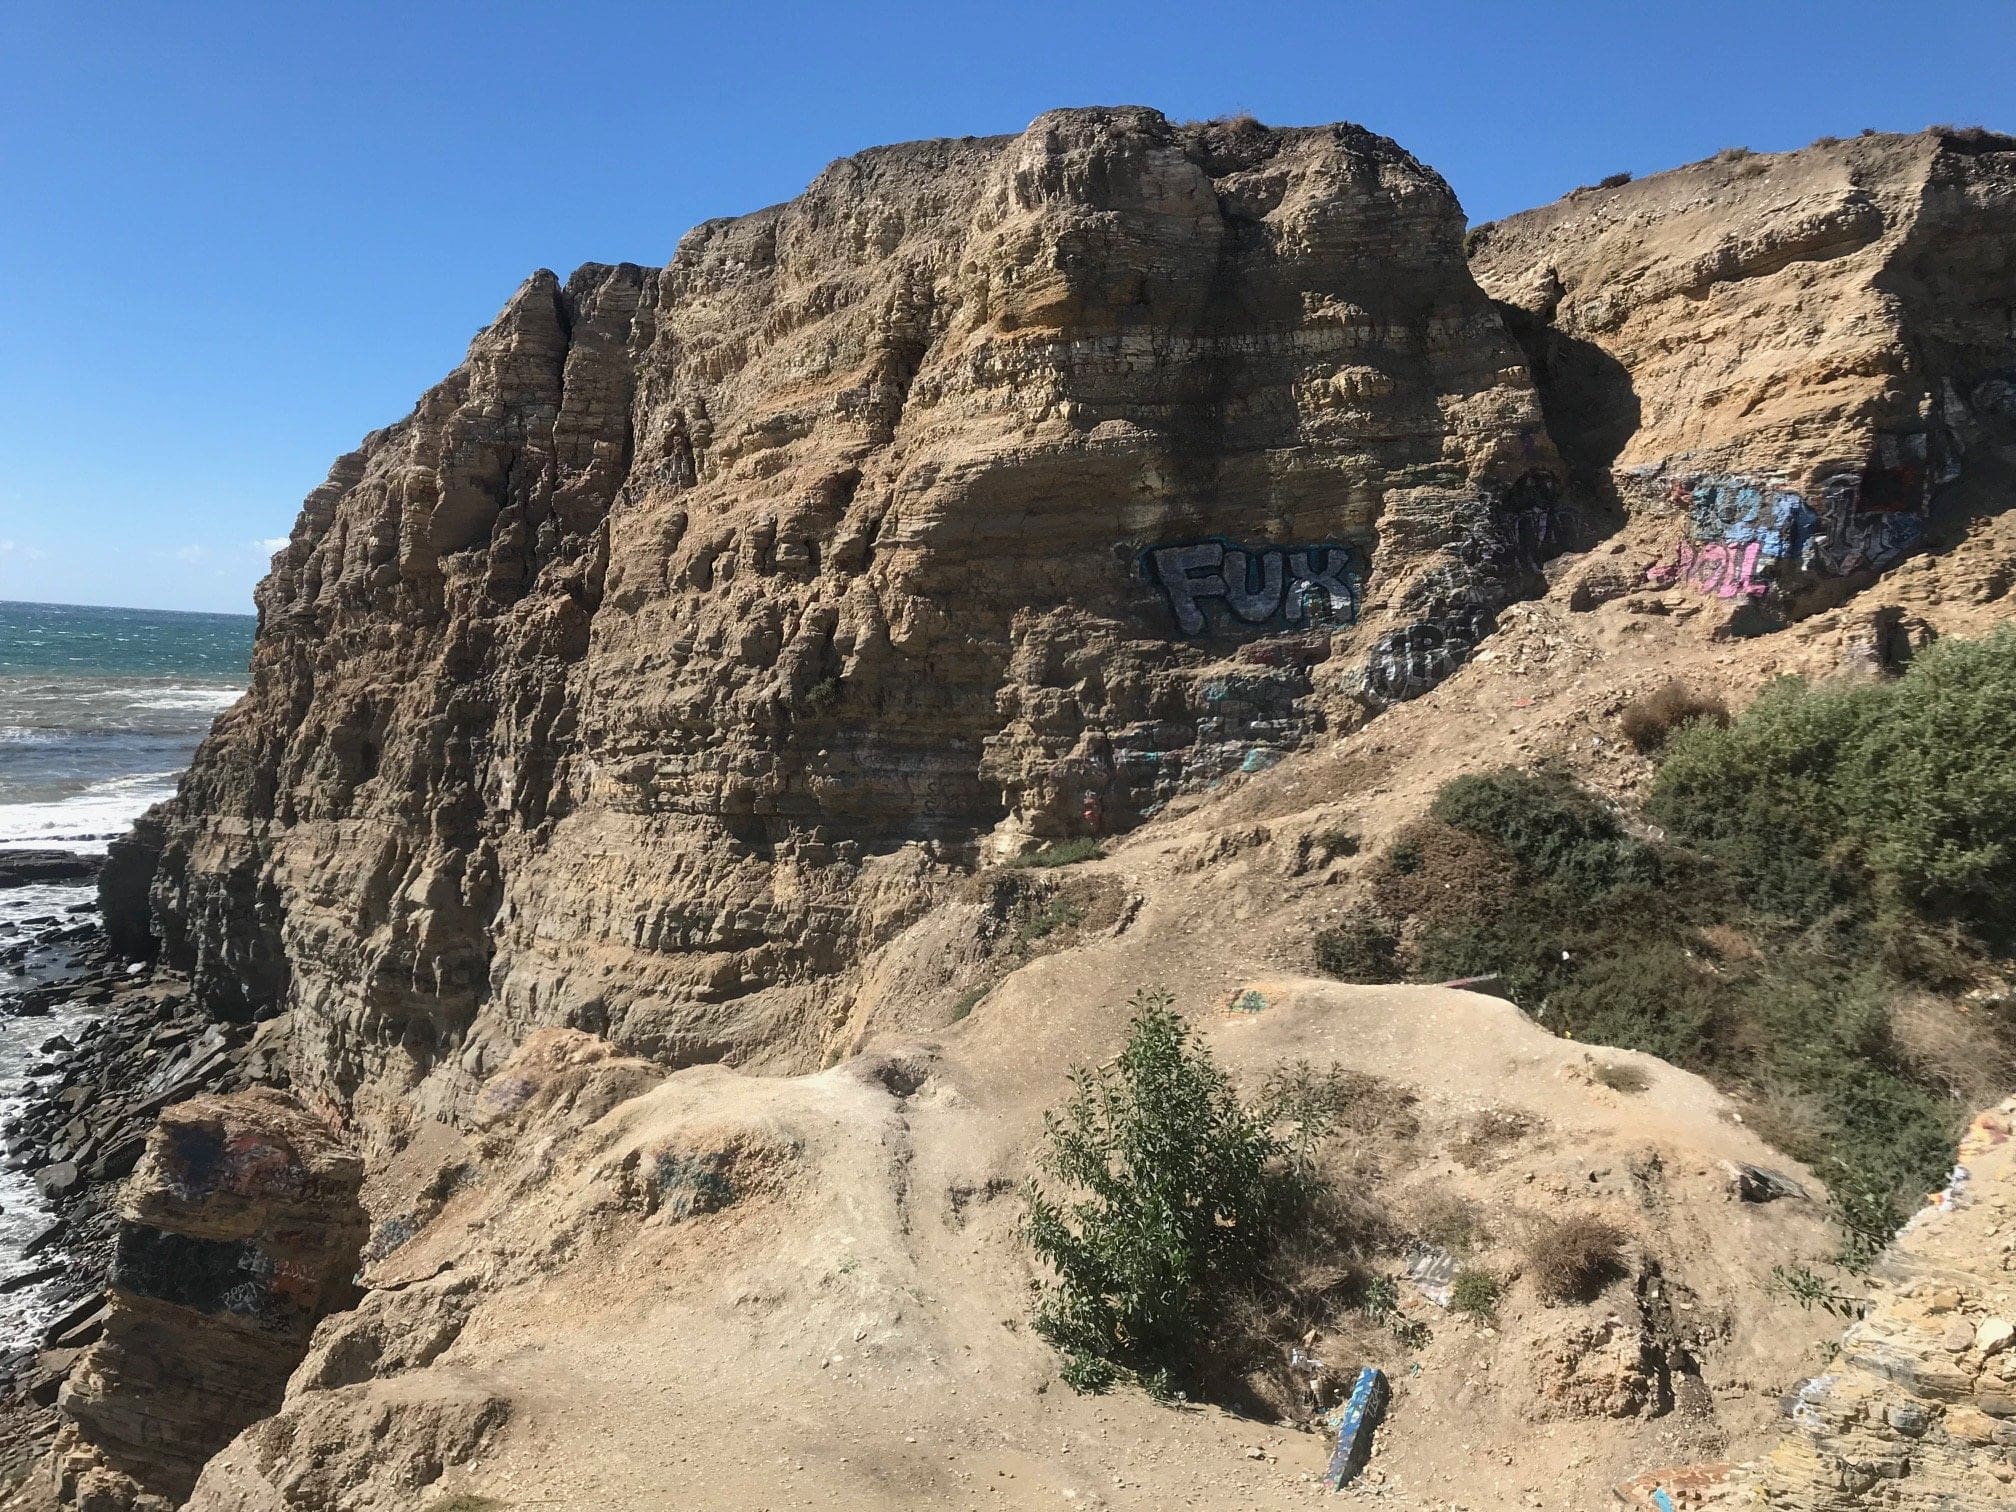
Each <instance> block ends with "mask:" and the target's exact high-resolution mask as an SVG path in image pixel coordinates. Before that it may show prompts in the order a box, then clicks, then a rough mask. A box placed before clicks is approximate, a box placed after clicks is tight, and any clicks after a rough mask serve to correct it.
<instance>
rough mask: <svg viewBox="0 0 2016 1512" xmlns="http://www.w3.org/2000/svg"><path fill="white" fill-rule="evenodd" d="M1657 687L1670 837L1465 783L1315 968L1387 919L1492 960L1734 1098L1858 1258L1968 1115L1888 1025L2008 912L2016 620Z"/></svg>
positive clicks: (1450, 788) (1357, 954) (1515, 776)
mask: <svg viewBox="0 0 2016 1512" xmlns="http://www.w3.org/2000/svg"><path fill="white" fill-rule="evenodd" d="M1683 692H1684V690H1683ZM1658 703H1659V707H1658V708H1657V709H1654V710H1648V711H1647V725H1648V728H1647V731H1646V733H1647V739H1646V741H1645V742H1643V743H1645V744H1647V745H1663V748H1664V751H1665V756H1664V760H1663V763H1662V765H1661V767H1660V770H1659V773H1658V776H1657V780H1656V783H1655V786H1654V789H1653V794H1652V798H1651V802H1650V809H1651V813H1652V815H1653V817H1654V818H1656V819H1657V820H1659V821H1660V822H1661V823H1663V824H1664V825H1665V826H1666V827H1667V830H1668V832H1669V834H1670V835H1671V837H1672V839H1671V840H1669V841H1655V840H1648V839H1642V838H1639V837H1638V836H1636V835H1634V834H1632V833H1631V832H1630V830H1629V828H1628V827H1627V825H1626V823H1625V821H1624V820H1623V819H1622V818H1621V817H1620V816H1619V815H1617V814H1616V813H1614V812H1613V811H1612V810H1610V809H1609V808H1608V807H1607V806H1606V805H1604V804H1603V803H1602V802H1601V801H1600V800H1598V799H1597V798H1596V797H1595V796H1594V795H1592V794H1590V793H1587V792H1585V791H1583V790H1582V789H1580V788H1578V787H1577V786H1576V785H1575V784H1574V783H1572V782H1571V781H1569V780H1568V779H1566V778H1564V777H1561V776H1558V775H1552V774H1547V773H1541V774H1534V773H1528V772H1519V771H1501V772H1491V773H1483V774H1476V775H1471V776H1465V777H1461V778H1458V779H1456V780H1455V781H1453V782H1450V783H1448V784H1447V785H1446V786H1445V787H1444V788H1443V790H1442V791H1441V793H1440V794H1439V795H1438V796H1437V798H1436V801H1435V803H1434V805H1433V807H1432V809H1431V812H1430V817H1429V818H1428V819H1427V820H1425V821H1423V822H1421V823H1420V824H1417V825H1415V826H1413V827H1411V828H1410V829H1409V830H1407V831H1405V832H1403V833H1402V835H1400V836H1399V837H1398V838H1396V840H1395V841H1394V843H1393V844H1392V845H1391V846H1389V847H1388V849H1387V851H1386V853H1385V854H1384V855H1382V856H1381V857H1379V858H1377V860H1376V861H1375V863H1374V866H1373V869H1372V872H1371V874H1370V877H1369V884H1370V885H1369V890H1368V891H1369V901H1368V903H1367V904H1366V905H1364V911H1362V912H1361V913H1359V914H1357V915H1355V916H1353V918H1352V919H1351V920H1350V921H1349V926H1348V931H1332V932H1330V933H1329V934H1326V935H1325V936H1323V937H1321V938H1320V939H1319V940H1318V942H1317V959H1318V964H1319V966H1322V967H1323V968H1324V969H1326V970H1329V971H1330V972H1331V973H1332V974H1334V975H1338V976H1344V977H1347V978H1349V979H1359V978H1358V977H1357V976H1356V974H1355V973H1354V969H1353V968H1354V964H1355V963H1357V962H1360V961H1362V960H1363V958H1364V956H1365V953H1366V952H1365V951H1364V949H1363V948H1362V947H1361V948H1359V949H1357V950H1355V951H1345V950H1343V949H1341V948H1340V940H1342V939H1343V937H1344V935H1345V934H1347V933H1348V936H1349V938H1350V939H1351V940H1353V941H1365V940H1379V939H1387V938H1390V939H1393V940H1394V941H1395V942H1396V944H1395V946H1394V955H1395V957H1396V961H1395V965H1394V967H1393V970H1394V971H1395V972H1396V973H1404V974H1406V975H1407V976H1409V977H1411V978H1412V979H1414V980H1426V981H1442V980H1449V979H1453V978H1459V977H1467V976H1478V975H1483V974H1486V973H1495V974H1497V975H1499V976H1500V977H1501V978H1502V979H1503V980H1504V981H1505V982H1506V983H1507V985H1508V987H1509V988H1510V990H1511V992H1512V995H1513V996H1514V998H1515V999H1516V1000H1517V1001H1518V1002H1519V1004H1520V1005H1521V1006H1522V1007H1524V1008H1525V1009H1526V1010H1527V1011H1528V1012H1530V1013H1532V1014H1533V1015H1534V1016H1535V1017H1536V1018H1538V1019H1540V1020H1541V1021H1542V1022H1544V1023H1545V1024H1546V1025H1547V1026H1548V1027H1550V1028H1552V1029H1554V1030H1555V1031H1556V1032H1557V1033H1561V1034H1565V1035H1569V1036H1572V1037H1573V1038H1576V1039H1579V1040H1587V1041H1590V1042H1593V1043H1599V1044H1609V1045H1618V1046H1622V1047H1625V1048H1629V1049H1636V1050H1645V1051H1649V1052H1650V1053H1652V1054H1655V1055H1658V1056H1661V1057H1663V1058H1665V1059H1667V1060H1670V1061H1672V1062H1674V1063H1675V1064H1678V1065H1681V1066H1685V1067H1687V1068H1689V1069H1692V1070H1696V1071H1699V1072H1701V1073H1703V1074H1705V1075H1707V1076H1709V1077H1710V1078H1712V1079H1714V1080H1715V1081H1717V1082H1718V1083H1720V1084H1721V1085H1723V1086H1725V1087H1728V1088H1731V1089H1733V1090H1737V1091H1740V1092H1742V1093H1743V1094H1745V1095H1746V1096H1748V1097H1749V1098H1750V1099H1751V1100H1752V1102H1753V1104H1754V1106H1755V1110H1756V1111H1755V1122H1756V1123H1757V1124H1758V1125H1759V1127H1760V1129H1761V1130H1762V1131H1763V1132H1764V1133H1765V1134H1766V1135H1767V1137H1769V1138H1771V1139H1773V1140H1774V1141H1775V1142H1776V1143H1778V1144H1779V1145H1780V1146H1781V1147H1782V1148H1784V1149H1786V1150H1787V1151H1788V1152H1790V1153H1792V1154H1794V1155H1796V1156H1797V1157H1799V1158H1800V1159H1802V1160H1804V1161H1806V1162H1808V1163H1809V1164H1811V1165H1812V1166H1813V1167H1814V1168H1815V1169H1816V1170H1817V1171H1819V1172H1820V1173H1821V1175H1822V1176H1823V1177H1825V1178H1826V1180H1827V1182H1828V1184H1829V1187H1830V1189H1831V1190H1832V1193H1833V1196H1834V1201H1835V1206H1836V1210H1837V1213H1838V1216H1839V1217H1840V1219H1841V1221H1842V1223H1843V1224H1844V1226H1845V1227H1846V1228H1847V1229H1848V1231H1849V1233H1850V1235H1851V1248H1852V1249H1853V1250H1854V1251H1856V1252H1858V1253H1862V1254H1866V1253H1868V1252H1869V1251H1871V1250H1872V1249H1873V1248H1875V1247H1876V1246H1878V1245H1880V1244H1881V1243H1882V1242H1883V1241H1884V1240H1885V1239H1886V1238H1887V1237H1888V1235H1889V1233H1890V1232H1891V1231H1892V1230H1893V1229H1894V1228H1895V1226H1896V1223H1897V1221H1898V1219H1899V1218H1900V1217H1901V1216H1902V1214H1903V1213H1904V1212H1906V1211H1908V1208H1909V1206H1910V1205H1911V1204H1912V1203H1913V1202H1915V1200H1916V1197H1917V1194H1919V1193H1921V1192H1923V1191H1925V1190H1927V1189H1929V1188H1930V1187H1932V1186H1936V1185H1938V1184H1939V1182H1940V1180H1941V1178H1942V1177H1943V1176H1944V1174H1945V1170H1946V1167H1947V1164H1948V1162H1949V1159H1950V1148H1951V1141H1952V1138H1953V1135H1954V1131H1955V1128H1956V1126H1957V1122H1958V1117H1959V1114H1960V1109H1959V1107H1958V1105H1957V1104H1956V1103H1955V1101H1954V1100H1953V1097H1952V1096H1951V1095H1950V1094H1949V1088H1948V1084H1947V1077H1946V1075H1945V1074H1944V1073H1943V1071H1942V1068H1941V1067H1939V1066H1937V1065H1933V1064H1929V1063H1927V1061H1926V1060H1925V1058H1924V1057H1922V1056H1918V1055H1914V1054H1912V1053H1910V1052H1907V1050H1906V1049H1905V1048H1904V1045H1903V1043H1901V1042H1900V1038H1899V1035H1898V1032H1897V1027H1896V1026H1897V1024H1898V1022H1899V1014H1900V1012H1901V1011H1902V1008H1903V1005H1907V1004H1915V1008H1914V1009H1913V1011H1914V1012H1917V1013H1920V1014H1923V1013H1924V1012H1926V1011H1928V1010H1927V1006H1926V1002H1925V999H1926V996H1927V989H1928V988H1930V989H1944V990H1946V991H1948V992H1950V991H1951V990H1952V989H1954V988H1956V987H1958V986H1959V985H1961V984H1963V983H1965V982H1966V981H1968V980H1969V979H1971V978H1972V977H1974V976H1977V975H1979V974H1981V973H1982V972H1983V971H1984V970H1985V969H1986V968H1987V967H1988V966H1990V965H1992V964H1993V956H1994V953H1995V952H1997V951H1998V950H2002V949H2005V948H2006V947H2007V945H2008V943H2009V941H2010V940H2011V938H2012V931H2016V910H2012V909H2011V908H2010V907H2009V905H2008V903H2007V899H2008V898H2009V897H2010V896H2011V895H2012V892H2016V634H2012V633H2008V632H2004V633H2002V634H1999V635H1997V636H1995V637H1993V638H1991V639H1989V640H1986V641H1981V642H1976V643H1972V644H1962V643H1947V644H1943V645H1940V646H1938V647H1935V648H1934V649H1933V650H1931V651H1930V652H1928V653H1927V654H1925V655H1924V656H1923V657H1921V658H1920V659H1919V661H1918V662H1917V663H1915V664H1914V666H1913V667H1912V669H1911V670H1910V671H1909V672H1908V673H1907V674H1906V675H1905V676H1903V677H1902V678H1899V679H1897V680H1895V681H1891V682H1853V683H1844V684H1840V685H1823V686H1819V687H1807V686H1805V685H1803V684H1797V683H1791V682H1787V683H1785V684H1783V685H1780V686H1778V687H1776V688H1774V689H1772V690H1770V691H1769V692H1767V693H1766V694H1765V696H1764V697H1762V698H1761V699H1759V700H1758V702H1757V703H1756V704H1754V705H1753V706H1752V707H1751V708H1750V709H1749V710H1748V711H1746V712H1745V714H1744V715H1743V717H1742V718H1741V719H1737V720H1734V721H1725V719H1724V718H1723V717H1722V715H1721V714H1720V712H1719V711H1718V710H1717V709H1715V708H1714V707H1712V706H1709V705H1706V704H1704V703H1701V702H1699V701H1696V700H1693V699H1692V698H1691V697H1685V698H1683V697H1679V696H1669V697H1665V698H1662V699H1659V700H1658ZM1933 1011H1936V1004H1935V1005H1933ZM1943 1016H1944V1017H1945V1018H1948V1019H1951V1018H1955V1017H1957V1016H1956V1015H1953V1014H1952V1013H1951V1012H1950V1010H1949V1011H1947V1012H1946V1013H1945V1014H1944V1015H1943ZM1983 1018H1984V1019H1986V1018H1987V1015H1984V1016H1983ZM1947 1027H1948V1028H1952V1027H1953V1026H1952V1025H1950V1024H1949V1025H1947ZM1956 1032H1961V1033H1962V1034H1963V1037H1965V1036H1970V1035H1971V1036H1976V1037H1979V1040H1980V1042H1981V1043H1984V1044H1991V1042H1992V1041H1993V1040H1994V1039H1995V1038H1996V1037H1997V1035H1998V1034H1999V1036H2000V1038H2001V1039H2003V1040H2005V1041H2006V1039H2007V1037H2008V1030H2007V1026H2000V1027H1999V1029H1998V1027H1997V1026H1995V1025H1993V1024H1992V1023H1986V1022H1981V1023H1977V1024H1968V1025H1963V1026H1961V1027H1960V1029H1959V1030H1956ZM1599 1079H1602V1080H1604V1081H1605V1082H1606V1084H1611V1085H1614V1082H1612V1081H1611V1079H1610V1078H1609V1077H1607V1076H1603V1077H1599Z"/></svg>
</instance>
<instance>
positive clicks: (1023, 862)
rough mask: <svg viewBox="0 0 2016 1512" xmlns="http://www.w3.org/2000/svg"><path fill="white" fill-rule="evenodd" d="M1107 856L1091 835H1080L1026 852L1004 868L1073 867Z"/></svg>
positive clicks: (1004, 864) (1005, 862) (1005, 863)
mask: <svg viewBox="0 0 2016 1512" xmlns="http://www.w3.org/2000/svg"><path fill="white" fill-rule="evenodd" d="M1103 854H1105V853H1104V852H1103V851H1101V850H1100V849H1099V842H1098V841H1097V840H1094V839H1093V838H1092V837H1091V836H1090V835H1079V836H1077V837H1075V838H1074V839H1070V840H1053V841H1052V842H1051V843H1050V844H1048V845H1039V846H1037V847H1036V849H1034V850H1028V851H1024V852H1023V853H1022V854H1021V855H1019V856H1016V857H1014V858H1013V859H1011V860H1008V861H1004V862H1002V863H1001V864H1002V865H1003V866H1033V867H1039V868H1048V867H1053V866H1073V865H1075V864H1077V863H1078V862H1080V861H1097V860H1098V859H1099V858H1100V856H1102V855H1103Z"/></svg>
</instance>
